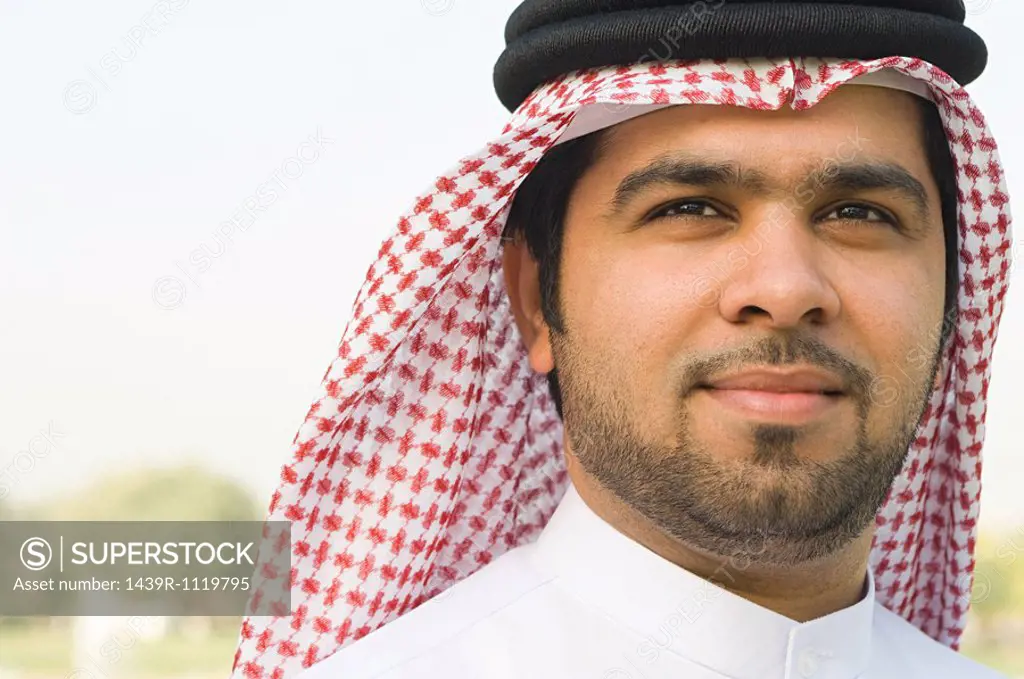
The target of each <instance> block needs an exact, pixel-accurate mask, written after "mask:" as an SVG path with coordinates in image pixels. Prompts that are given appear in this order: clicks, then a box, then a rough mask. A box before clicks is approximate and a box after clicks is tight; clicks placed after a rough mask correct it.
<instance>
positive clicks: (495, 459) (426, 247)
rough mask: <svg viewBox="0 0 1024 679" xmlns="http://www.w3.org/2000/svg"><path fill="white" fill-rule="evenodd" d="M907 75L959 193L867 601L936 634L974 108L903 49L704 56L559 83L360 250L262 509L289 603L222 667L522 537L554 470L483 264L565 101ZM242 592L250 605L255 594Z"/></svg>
mask: <svg viewBox="0 0 1024 679" xmlns="http://www.w3.org/2000/svg"><path fill="white" fill-rule="evenodd" d="M886 68H888V69H893V70H895V71H896V72H899V73H902V74H904V75H906V76H909V77H911V78H913V79H916V80H919V81H921V82H923V83H925V84H926V86H927V89H928V90H930V92H931V95H932V98H933V99H934V100H935V101H936V104H937V106H938V108H939V110H940V112H941V115H942V119H943V121H944V123H945V126H946V131H947V135H948V138H949V143H950V149H951V150H952V153H953V156H954V158H955V161H956V167H957V183H958V186H959V193H960V195H959V206H960V209H959V227H960V228H959V248H960V268H961V270H960V276H961V278H960V287H959V321H958V324H957V326H956V328H955V330H954V333H953V341H952V342H951V344H950V351H949V352H948V353H947V355H946V357H945V359H944V363H943V366H942V374H943V375H944V376H945V378H944V380H943V382H942V387H941V388H940V389H938V390H936V391H935V392H934V393H933V394H932V396H931V399H930V402H929V405H928V408H927V411H926V413H925V416H924V418H923V420H922V423H921V425H920V427H919V429H918V432H917V438H916V440H915V441H914V443H913V444H912V447H911V451H910V455H909V458H908V460H907V464H906V467H905V469H904V470H903V473H902V475H901V476H900V477H899V478H898V479H897V480H896V482H895V483H894V485H893V488H892V491H891V493H890V497H889V499H888V500H887V502H886V504H885V506H884V507H883V509H882V510H881V512H880V513H879V514H878V518H877V532H876V535H875V539H874V545H873V547H872V552H871V566H872V568H873V569H874V573H875V577H876V588H877V596H878V597H879V598H880V600H881V601H882V603H884V605H886V606H887V607H888V608H890V609H891V610H893V611H894V612H896V613H897V614H899V615H901V616H903V617H904V618H906V619H907V620H909V621H910V622H911V623H913V624H914V625H916V626H918V627H919V628H920V629H922V630H923V631H924V632H925V633H926V634H928V635H930V636H932V637H934V638H935V639H937V640H938V641H940V642H942V643H944V644H947V645H949V646H951V647H953V648H956V647H957V644H958V640H959V637H960V634H961V632H962V630H963V626H964V617H965V614H966V611H967V607H968V603H969V596H970V589H971V583H972V571H973V568H974V556H973V554H974V545H975V533H976V530H977V519H978V511H979V496H980V491H981V488H980V477H981V447H982V440H983V438H984V434H985V398H986V394H987V391H988V383H989V375H990V373H991V364H990V359H991V357H992V350H993V345H994V343H995V338H996V329H997V326H998V323H999V319H1000V317H1001V315H1002V310H1003V299H1004V296H1005V294H1006V289H1007V283H1008V279H1009V274H1010V246H1011V233H1010V213H1009V209H1008V205H1007V203H1008V195H1007V191H1006V186H1005V181H1004V178H1003V170H1002V168H1001V165H1000V162H999V158H998V155H997V151H996V144H995V141H994V140H993V138H992V136H991V134H990V133H989V131H988V129H987V127H986V125H985V119H984V117H983V116H982V114H981V112H980V111H979V110H978V109H977V108H976V107H975V105H974V104H973V103H972V101H971V98H970V97H969V96H968V94H967V93H966V92H965V91H964V90H963V89H962V88H961V87H960V86H959V85H958V84H957V83H956V82H954V81H953V80H952V79H951V78H950V77H949V76H948V75H946V74H945V73H944V72H942V71H941V70H939V69H937V68H935V67H934V66H931V65H930V64H927V63H925V62H922V61H920V60H917V59H909V58H901V57H891V58H886V59H879V60H872V61H848V60H839V59H824V60H823V59H793V60H787V59H783V60H774V61H772V60H742V59H735V60H728V61H724V60H716V61H711V60H707V61H697V62H672V63H647V64H637V65H632V66H624V67H619V68H614V67H611V68H602V69H592V70H587V71H579V72H574V73H571V74H567V75H566V76H563V77H562V78H559V79H558V80H556V81H554V82H551V83H549V84H547V85H544V86H542V87H539V88H538V89H537V90H536V91H535V92H534V93H533V94H532V95H531V96H530V97H529V99H527V100H526V101H525V102H523V104H522V105H521V106H520V107H519V108H518V110H517V111H516V112H515V113H514V114H513V116H512V120H511V122H510V123H509V124H508V125H507V126H506V127H505V129H504V130H503V132H502V134H501V135H500V136H499V137H498V138H497V139H496V140H494V141H493V142H492V143H490V144H487V145H486V146H485V147H484V148H483V150H481V151H480V152H479V153H476V154H474V155H471V156H469V157H467V158H465V159H463V160H462V161H461V162H459V163H458V164H457V165H455V166H454V167H451V168H450V169H449V170H448V171H446V172H445V173H444V174H442V175H441V176H440V177H438V179H437V180H436V181H435V182H434V183H433V184H432V185H431V186H430V188H429V189H428V190H427V191H426V192H424V193H423V194H422V195H420V196H419V197H418V198H417V199H416V201H415V202H414V203H413V205H412V206H411V207H410V209H409V210H408V211H407V212H406V213H405V214H404V215H403V216H402V217H401V218H400V219H399V220H398V223H397V225H396V226H395V227H394V228H393V229H392V230H391V233H390V234H389V235H388V236H387V238H386V239H385V240H384V243H383V244H382V245H381V248H380V252H379V255H378V259H377V261H376V262H375V263H374V264H373V265H372V266H371V267H370V269H369V272H368V274H367V277H366V282H365V284H364V285H363V287H362V289H361V290H360V292H359V295H358V297H357V298H356V303H355V309H354V315H353V318H352V321H351V322H350V324H349V325H348V326H347V328H346V329H345V332H344V335H343V337H342V340H341V344H340V347H339V349H338V357H337V358H336V359H335V360H334V361H333V363H332V364H331V366H330V368H329V369H328V370H327V373H326V375H325V376H324V381H323V395H322V396H321V398H320V399H318V400H317V401H316V402H315V403H314V404H313V406H312V407H311V408H310V410H309V413H308V414H307V416H306V420H305V422H304V423H303V425H302V427H301V429H300V430H299V432H298V434H297V435H296V438H295V442H294V448H293V451H292V454H291V459H290V460H289V461H288V463H287V464H286V465H285V466H284V468H283V470H282V472H281V486H280V488H279V489H278V490H277V491H276V492H275V493H274V495H273V499H272V501H271V503H270V511H269V516H268V519H269V520H288V521H291V522H293V523H292V566H293V567H292V570H291V592H292V602H291V605H292V609H291V610H292V612H291V613H290V614H287V611H282V615H281V616H280V617H249V618H247V619H246V620H245V622H244V623H243V626H242V631H241V640H240V645H239V648H238V652H237V653H236V655H235V666H234V673H233V675H232V676H233V678H234V679H243V678H244V679H285V678H286V677H294V676H295V675H296V674H298V673H299V672H301V671H302V669H303V668H307V667H310V666H311V665H313V664H315V663H317V662H319V661H321V660H323V659H324V658H326V657H327V656H329V655H331V654H332V653H334V652H335V651H337V650H338V649H340V648H342V647H343V646H345V645H347V644H350V643H352V642H353V641H355V640H357V639H359V638H361V637H363V636H365V635H366V634H369V633H370V632H372V631H373V630H375V629H377V628H379V627H381V626H382V625H385V624H387V623H388V622H390V621H392V620H394V619H395V618H397V617H398V616H400V615H402V614H403V613H406V612H408V611H409V610H411V609H413V608H414V607H416V606H417V605H419V604H420V603H422V602H423V601H425V600H427V599H429V598H431V597H433V596H435V595H437V594H439V593H441V592H443V591H444V590H445V589H446V588H448V587H451V586H452V585H453V584H455V583H456V582H458V581H459V580H461V579H462V578H465V577H467V576H468V575H470V574H472V573H473V572H474V571H476V570H477V569H479V568H481V567H483V566H485V565H486V564H487V563H489V562H490V561H491V560H493V559H495V558H497V557H498V556H500V555H501V554H502V553H504V552H506V551H507V550H509V549H511V548H513V547H515V546H517V545H521V544H524V543H527V542H531V541H532V540H534V539H535V538H536V537H537V535H538V533H539V532H540V530H541V529H542V528H543V527H544V525H545V523H546V522H547V520H548V518H549V517H550V516H551V514H552V513H553V511H554V509H555V507H556V505H557V504H558V502H559V500H560V499H561V497H562V494H563V493H564V491H565V489H566V487H567V484H568V483H569V481H568V477H567V475H566V471H565V466H564V464H565V463H564V459H563V456H562V424H561V421H560V419H559V417H558V415H557V413H556V412H555V407H554V403H553V402H552V400H551V397H550V394H549V392H548V385H547V381H546V380H545V378H544V376H542V375H538V374H536V373H534V372H533V371H532V370H531V369H530V367H529V365H528V364H527V360H526V353H525V351H524V348H523V344H522V341H521V339H520V337H519V335H518V331H517V329H516V326H515V324H514V321H513V318H512V313H511V311H510V306H509V301H508V299H507V296H506V294H505V288H504V278H503V273H502V267H501V252H502V244H501V242H500V235H501V233H502V231H503V227H504V221H505V217H506V215H507V207H508V205H509V202H510V199H511V198H512V196H513V194H514V193H515V191H516V188H517V187H518V186H519V185H520V183H521V182H522V181H523V179H524V178H525V177H526V175H527V174H528V173H529V172H530V171H531V170H532V169H533V167H534V166H535V165H536V163H537V161H538V160H539V159H540V158H541V156H542V155H543V154H544V153H545V152H546V151H547V150H548V149H550V148H551V147H552V145H553V144H555V142H556V141H557V140H558V139H559V136H560V135H561V134H562V133H563V132H564V131H565V130H566V129H567V127H568V126H569V124H570V123H571V122H572V121H573V119H574V116H575V115H576V113H577V112H578V111H579V110H580V109H581V107H584V106H591V105H597V106H608V105H616V104H618V105H630V104H672V105H675V104H690V103H693V104H724V105H731V106H745V107H749V108H753V109H760V110H769V109H779V108H781V107H783V106H791V107H793V108H794V109H798V110H799V109H806V108H808V107H811V106H813V105H815V104H816V103H817V102H819V101H821V100H822V98H823V97H825V96H826V95H827V94H828V93H829V92H831V91H832V90H834V89H835V88H837V87H839V86H840V85H841V84H843V83H844V82H847V81H849V80H850V79H851V78H854V77H856V76H860V75H864V74H867V73H873V72H877V71H880V70H881V69H886ZM263 605H266V602H264V604H263Z"/></svg>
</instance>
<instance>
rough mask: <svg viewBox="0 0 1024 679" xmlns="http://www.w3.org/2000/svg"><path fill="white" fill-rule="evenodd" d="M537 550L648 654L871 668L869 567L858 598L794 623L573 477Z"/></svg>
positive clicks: (728, 671)
mask: <svg viewBox="0 0 1024 679" xmlns="http://www.w3.org/2000/svg"><path fill="white" fill-rule="evenodd" d="M533 553H534V557H535V558H536V559H537V560H538V561H539V562H540V563H542V564H543V565H544V566H545V567H546V568H548V569H551V570H553V571H554V573H555V575H557V576H559V582H560V585H561V586H563V587H565V588H566V589H568V590H569V591H571V592H572V593H573V594H574V595H575V596H577V597H578V598H580V599H581V600H582V601H584V602H586V603H588V604H591V605H594V606H596V607H597V608H599V609H601V610H602V611H603V612H605V613H606V614H608V615H609V616H611V617H612V618H613V619H615V620H616V621H617V622H619V623H620V624H622V625H624V626H626V627H627V628H629V629H631V630H632V631H633V632H635V633H637V634H639V635H640V636H642V637H644V638H645V641H644V642H642V643H641V646H643V645H644V644H649V645H650V648H649V651H648V652H659V651H660V652H672V653H675V654H677V655H680V656H683V657H685V658H686V659H688V660H690V661H691V662H695V663H697V664H699V665H703V666H705V667H707V668H709V669H711V670H713V671H715V672H718V673H720V674H723V675H726V676H728V677H734V678H735V679H770V678H772V677H780V678H782V677H795V678H799V677H805V676H811V674H812V673H813V668H814V667H816V666H818V665H825V664H827V666H828V671H827V672H826V673H825V674H827V676H828V677H830V678H834V679H853V678H854V677H856V676H859V675H860V674H861V673H862V672H864V671H865V669H866V668H867V664H868V660H869V656H870V650H871V636H872V624H873V613H874V606H875V587H874V580H873V578H872V577H871V573H870V569H868V574H867V578H866V580H867V587H866V589H867V591H866V593H865V596H864V597H863V598H862V599H861V600H860V601H859V602H858V603H856V604H855V605H853V606H850V607H849V608H845V609H842V610H840V611H836V612H835V613H831V614H829V615H826V616H824V617H821V618H818V619H816V620H812V621H810V622H806V623H798V622H796V621H794V620H791V619H789V618H786V617H784V616H782V615H780V614H778V613H775V612H773V611H770V610H768V609H767V608H763V607H761V606H759V605H757V604H755V603H753V602H750V601H747V600H746V599H744V598H742V597H740V596H738V595H736V594H733V593H731V592H729V591H728V590H726V589H724V588H722V587H719V586H717V585H714V584H712V583H711V582H708V581H707V580H704V579H703V578H701V577H699V576H697V575H694V574H693V573H690V572H688V571H686V570H685V569H683V568H680V567H678V566H676V565H675V564H673V563H671V562H670V561H668V560H666V559H664V558H662V557H660V556H659V555H657V554H655V553H654V552H652V551H650V550H648V549H647V548H646V547H644V546H642V545H640V544H639V543H637V542H635V541H633V540H631V539H630V538H628V537H626V536H625V535H623V534H622V533H620V532H619V531H617V530H616V529H615V528H613V527H612V526H611V525H609V524H608V523H606V522H605V521H604V520H603V519H601V518H600V517H599V516H597V514H595V513H594V512H593V511H592V510H591V509H590V508H589V507H588V506H587V505H586V504H585V503H584V502H583V499H582V498H581V497H580V496H579V494H578V493H577V492H576V490H575V488H574V487H573V486H572V484H569V488H568V490H567V491H566V494H565V497H564V498H563V499H562V501H561V503H560V504H559V506H558V508H557V509H556V510H555V513H554V515H553V516H552V517H551V520H550V521H549V522H548V524H547V525H546V526H545V528H544V530H543V531H542V532H541V535H540V536H539V538H538V539H537V541H536V542H535V543H534V546H533ZM655 649H656V650H655ZM640 650H641V652H642V651H643V649H640Z"/></svg>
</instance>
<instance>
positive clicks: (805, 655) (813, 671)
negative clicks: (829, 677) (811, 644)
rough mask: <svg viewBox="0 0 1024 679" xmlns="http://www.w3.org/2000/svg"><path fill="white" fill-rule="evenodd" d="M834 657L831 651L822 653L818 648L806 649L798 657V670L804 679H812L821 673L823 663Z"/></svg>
mask: <svg viewBox="0 0 1024 679" xmlns="http://www.w3.org/2000/svg"><path fill="white" fill-rule="evenodd" d="M831 657H832V653H831V652H830V651H820V650H818V649H816V648H805V649H804V650H802V651H800V654H799V655H798V656H797V661H796V669H797V672H798V673H799V675H800V676H801V677H802V678H803V679H812V678H813V677H817V676H818V675H819V673H820V672H821V669H822V667H821V665H822V661H823V660H826V659H828V658H831Z"/></svg>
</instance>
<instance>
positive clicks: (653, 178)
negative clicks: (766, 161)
mask: <svg viewBox="0 0 1024 679" xmlns="http://www.w3.org/2000/svg"><path fill="white" fill-rule="evenodd" d="M771 184H772V182H771V181H770V179H769V177H768V175H767V174H765V173H764V172H761V171H759V170H741V169H740V167H739V166H738V165H737V164H735V163H728V162H717V161H709V160H706V159H701V158H696V157H691V156H662V157H660V158H658V159H656V160H654V161H653V162H652V163H651V164H649V165H647V166H646V167H643V168H641V169H639V170H635V171H633V172H631V173H629V174H628V175H626V177H625V178H624V179H623V180H622V181H621V182H620V183H619V185H618V187H617V188H616V189H615V195H614V196H613V197H612V200H611V211H612V214H615V213H618V212H619V211H621V210H622V209H623V208H624V207H625V206H626V205H627V204H628V203H629V201H630V200H632V199H633V198H634V197H636V196H637V195H638V194H640V193H642V192H644V191H646V190H649V189H651V188H654V187H658V186H665V185H679V186H735V187H739V188H742V189H746V190H748V191H751V192H752V193H757V194H761V195H768V194H769V193H772V192H778V189H775V190H774V191H773V189H772V186H771ZM798 188H803V189H805V190H806V189H811V190H812V191H813V190H815V189H817V190H821V191H836V190H843V189H845V190H853V191H868V190H884V191H892V192H895V193H899V194H901V195H902V196H903V197H904V198H906V199H908V200H910V201H911V202H913V203H914V205H915V207H916V208H917V212H918V217H920V218H921V219H922V220H926V219H927V217H928V214H929V209H928V193H927V191H926V190H925V188H924V185H923V184H922V183H921V182H920V181H919V180H918V179H917V178H916V177H914V175H913V174H911V172H910V171H909V170H907V169H906V168H904V167H903V166H901V165H899V164H897V163H893V162H885V161H879V162H849V163H828V164H824V165H819V166H818V167H817V168H816V169H814V170H811V171H809V172H808V173H807V174H806V175H805V179H804V180H803V181H801V182H800V184H799V187H798ZM803 193H805V191H802V192H801V195H803Z"/></svg>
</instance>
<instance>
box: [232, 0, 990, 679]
mask: <svg viewBox="0 0 1024 679" xmlns="http://www.w3.org/2000/svg"><path fill="white" fill-rule="evenodd" d="M933 6H937V8H934V7H933ZM693 8H694V6H693V5H686V6H683V5H671V3H666V2H643V3H639V2H625V1H621V2H616V1H613V0H604V1H603V2H584V1H581V2H573V3H568V2H566V3H551V2H544V1H542V0H529V1H528V2H525V3H524V4H523V5H522V6H521V7H520V9H519V10H517V12H516V13H515V14H514V15H513V17H512V19H511V20H510V21H509V26H508V30H507V32H506V37H507V39H508V41H509V45H508V47H507V49H506V51H505V53H504V54H503V55H502V59H501V60H500V61H499V64H498V67H497V69H496V79H495V81H496V85H497V88H498V92H499V96H500V97H501V98H502V101H503V103H505V104H506V106H508V107H509V108H510V109H511V110H514V115H513V118H512V122H511V123H510V124H509V126H508V127H507V128H506V129H505V131H504V133H503V135H502V136H501V138H499V139H498V140H496V141H494V142H493V143H491V144H489V145H487V146H486V147H485V149H484V150H483V151H482V152H481V153H479V154H476V155H473V156H470V157H468V158H466V159H464V160H463V161H462V162H461V163H460V164H459V165H458V166H456V167H455V168H453V169H452V170H450V171H449V172H446V173H445V174H443V175H442V176H441V177H439V178H438V180H437V181H436V183H435V184H434V186H433V187H432V189H431V191H430V192H428V193H427V194H425V195H423V196H421V197H420V198H419V199H418V200H417V201H416V202H415V204H414V206H413V208H412V209H411V210H410V212H408V213H407V214H406V215H405V216H404V217H403V218H402V219H401V220H400V221H399V223H398V226H397V228H396V230H395V231H394V233H393V234H392V235H391V236H390V237H389V238H388V239H387V240H386V241H385V242H384V244H383V246H382V248H381V251H380V259H379V261H378V262H377V263H375V264H374V265H373V266H372V267H371V269H370V272H369V275H368V278H367V285H366V287H365V288H364V289H363V291H362V292H361V293H360V295H359V298H358V300H357V304H356V309H355V317H354V320H353V322H352V324H351V325H350V326H349V328H348V329H347V331H346V333H345V336H344V338H343V340H342V343H341V346H340V349H339V358H338V360H337V361H336V362H335V363H334V365H333V366H332V367H331V368H330V370H329V371H328V374H327V375H326V377H325V392H326V393H325V396H324V398H322V399H321V400H320V401H318V402H317V403H316V404H314V406H313V408H312V410H311V411H310V413H309V416H308V417H307V421H306V424H305V425H304V427H303V429H302V430H301V431H300V432H299V435H298V436H297V439H296V449H295V452H294V456H293V459H292V460H291V461H290V462H289V464H288V465H286V466H285V468H284V471H283V475H282V476H283V485H282V488H281V489H280V490H279V491H278V492H277V493H275V495H274V498H273V500H272V503H271V518H272V519H287V520H290V521H292V522H293V537H292V540H293V544H292V558H293V570H292V573H291V582H292V590H291V591H292V596H291V602H290V604H291V610H292V613H291V614H290V615H283V616H282V617H280V618H277V619H271V620H269V621H268V620H265V619H259V618H252V619H249V620H247V621H246V622H245V624H244V625H243V629H242V642H241V645H240V648H239V651H238V653H237V654H236V660H235V676H236V677H248V678H255V677H270V678H273V679H283V678H284V677H291V676H301V677H303V678H304V679H327V678H329V677H331V678H333V677H339V678H341V677H344V678H349V677H351V678H360V679H361V678H367V679H368V678H369V677H387V678H388V679H398V678H403V679H406V678H410V679H411V678H413V677H417V678H420V677H459V678H463V677H465V678H470V677H472V678H474V679H476V678H481V677H552V678H554V677H593V678H594V679H598V678H609V679H610V678H626V677H633V678H637V679H639V678H641V677H645V678H649V679H653V678H661V677H666V678H667V677H688V678H689V677H695V678H701V679H703V678H705V677H707V678H710V677H736V678H748V677H749V678H751V679H753V678H754V677H757V678H763V677H786V678H787V679H788V678H797V677H826V678H829V679H853V678H854V677H867V678H870V679H877V678H879V677H908V676H921V677H925V676H927V677H990V676H994V675H993V673H992V672H990V671H989V670H987V669H985V668H982V667H980V666H978V665H976V664H975V663H973V662H971V661H969V660H967V659H966V658H964V657H963V656H960V655H958V654H957V653H956V652H955V649H956V647H957V643H958V640H959V637H960V634H961V632H962V629H963V624H964V616H965V614H966V610H967V606H968V603H969V596H970V585H971V571H972V569H973V545H974V530H975V523H976V518H977V515H978V492H979V487H978V481H979V476H980V449H981V444H982V437H983V432H984V430H983V427H982V426H981V425H982V423H983V420H984V412H985V401H984V397H985V393H986V390H987V383H988V376H989V374H990V369H991V368H990V364H989V358H990V356H991V353H992V348H993V345H994V341H995V334H996V333H995V330H996V326H997V323H998V320H999V316H1000V314H1001V310H1002V299H1003V297H1004V295H1005V291H1006V284H1007V272H1008V267H1009V262H1008V256H1009V249H1010V248H1009V246H1010V215H1009V210H1008V207H1007V200H1008V199H1007V196H1006V191H1005V184H1004V181H1003V177H1002V170H1001V168H1000V165H999V160H998V156H997V154H996V149H995V143H994V141H993V140H992V138H991V135H990V134H989V133H988V131H987V129H986V128H985V124H984V119H983V117H982V116H981V114H980V112H978V111H977V109H976V108H975V107H974V106H973V104H972V103H971V101H970V98H969V96H968V95H967V94H966V92H965V91H964V90H963V89H962V87H961V84H960V83H966V82H969V81H971V80H973V78H975V77H977V75H979V74H980V71H981V67H983V65H984V46H983V45H981V44H980V41H979V40H978V39H977V36H975V35H974V34H973V33H971V32H970V31H968V29H966V28H965V27H963V25H962V22H963V18H964V16H963V15H964V11H963V8H962V7H960V6H958V5H956V3H949V2H938V3H929V9H928V10H927V11H925V9H924V3H920V2H911V1H910V0H904V1H901V2H888V3H883V2H872V3H870V6H868V3H865V5H864V6H854V5H836V4H834V3H827V2H820V3H805V4H803V5H800V6H799V7H798V6H796V5H778V4H775V3H745V4H742V5H729V4H723V3H717V6H716V7H713V8H712V9H714V11H713V12H711V13H710V14H708V13H707V12H706V11H705V12H702V13H701V19H700V21H699V22H697V23H696V24H684V23H682V22H684V21H689V20H690V18H692V16H693V12H694V9H693ZM708 8H711V5H707V6H705V10H707V9H708ZM680 25H685V26H687V29H686V30H690V29H691V28H692V34H691V35H690V36H689V38H688V39H687V40H683V41H681V42H680V41H678V40H675V41H670V43H671V44H673V45H674V54H673V55H671V57H672V58H670V57H669V56H667V55H657V56H656V57H655V58H651V57H650V56H649V55H648V54H647V53H646V52H645V51H644V50H640V49H638V48H639V47H641V46H642V45H643V44H648V45H651V46H653V45H654V44H655V41H656V37H657V36H658V35H663V34H665V30H666V27H678V26H680ZM836 27H841V29H842V30H838V29H837V28H836ZM584 37H585V38H587V39H585V40H584V39H583V38H584ZM773 41H774V42H773ZM780 48H783V49H785V51H786V52H787V53H789V54H794V55H805V54H815V55H822V54H824V55H825V56H823V57H822V56H816V57H813V58H812V57H803V56H794V57H792V58H778V57H775V58H765V57H759V56H757V55H761V54H773V53H776V52H775V50H778V49H780ZM639 54H645V57H644V58H642V59H639V60H637V59H636V56H637V55H639ZM893 54H899V55H900V56H891V55H893ZM851 55H852V56H856V57H858V60H856V61H854V60H850V59H848V58H846V57H850V56H851ZM727 57H734V58H727ZM683 60H685V61H683ZM922 60H926V61H922ZM618 64H625V65H623V66H617V65H618ZM950 76H952V77H950ZM953 78H956V79H957V80H954V79H953Z"/></svg>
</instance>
